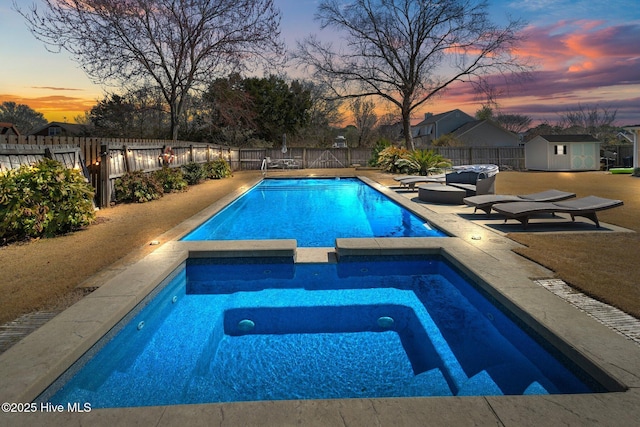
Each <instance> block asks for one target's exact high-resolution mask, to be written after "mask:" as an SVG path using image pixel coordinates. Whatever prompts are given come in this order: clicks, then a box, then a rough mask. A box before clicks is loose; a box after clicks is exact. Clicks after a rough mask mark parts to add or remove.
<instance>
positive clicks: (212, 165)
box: [204, 159, 231, 179]
mask: <svg viewBox="0 0 640 427" xmlns="http://www.w3.org/2000/svg"><path fill="white" fill-rule="evenodd" d="M204 168H205V171H206V177H207V178H208V179H220V178H227V177H229V176H231V166H229V163H227V161H226V160H225V159H217V160H213V161H210V162H207V163H205V165H204Z"/></svg>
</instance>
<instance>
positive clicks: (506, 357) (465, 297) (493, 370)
mask: <svg viewBox="0 0 640 427" xmlns="http://www.w3.org/2000/svg"><path fill="white" fill-rule="evenodd" d="M552 353H553V350H552V349H549V348H544V346H542V345H540V344H539V343H538V342H537V340H535V339H533V338H532V337H531V336H530V335H528V334H526V333H524V332H523V331H522V330H521V329H520V328H519V327H518V326H517V325H516V323H515V322H514V321H512V320H511V318H510V316H508V315H506V314H505V313H504V312H503V311H501V310H500V309H499V308H497V307H496V305H494V304H492V303H491V302H489V300H488V299H487V298H485V296H484V295H483V293H482V292H481V291H480V290H479V289H477V288H476V287H475V286H474V285H472V284H471V283H470V282H469V281H468V280H467V279H466V278H465V277H464V276H463V275H461V274H460V273H459V272H458V271H457V270H456V269H454V268H453V267H451V266H450V265H449V264H448V263H447V262H445V261H444V260H443V259H441V258H439V257H432V256H412V257H406V256H403V257H364V258H363V257H343V258H341V260H340V262H338V263H321V264H315V263H308V264H306V263H294V262H293V260H292V259H291V258H287V257H278V258H253V259H247V258H218V259H208V258H204V259H188V260H187V262H186V263H185V265H183V266H182V267H180V268H179V269H177V270H176V271H175V273H174V274H173V275H172V276H171V277H170V278H168V279H167V281H166V283H165V284H163V285H162V286H160V287H159V288H158V290H157V292H156V293H155V295H153V298H150V299H149V300H147V301H144V302H143V304H141V305H140V306H139V307H138V310H136V311H134V312H132V313H130V315H129V316H128V317H127V318H126V319H125V321H123V322H122V324H121V325H120V326H119V327H118V328H116V329H114V331H113V332H112V333H111V334H110V335H109V336H108V337H107V338H105V339H103V341H102V342H100V343H99V344H98V345H97V347H96V348H95V349H94V351H91V352H89V354H88V355H87V357H85V359H84V360H81V361H80V362H79V363H78V364H77V365H76V367H75V368H73V369H72V370H71V371H69V372H68V373H67V374H66V375H64V376H63V377H62V378H61V379H60V380H59V381H58V382H57V383H55V384H54V385H53V386H52V387H51V388H50V389H49V390H48V391H46V392H45V393H44V394H43V395H42V396H41V398H40V400H41V401H50V402H52V403H55V404H58V403H59V404H66V403H67V402H91V404H92V407H93V408H99V407H127V406H147V405H172V404H184V403H203V402H232V401H248V400H282V399H322V398H370V397H408V396H454V395H455V396H465V395H466V396H468V395H502V394H508V395H512V394H555V393H591V392H594V391H603V390H602V388H601V387H600V386H598V385H597V383H596V382H595V381H593V380H591V379H590V378H589V377H588V376H587V375H586V374H585V373H584V372H582V371H580V370H578V369H577V368H575V367H572V368H568V367H567V366H568V365H565V364H564V363H561V362H560V361H558V359H557V358H556V357H554V355H552ZM90 356H91V358H90ZM78 369H79V370H78ZM60 387H61V388H60Z"/></svg>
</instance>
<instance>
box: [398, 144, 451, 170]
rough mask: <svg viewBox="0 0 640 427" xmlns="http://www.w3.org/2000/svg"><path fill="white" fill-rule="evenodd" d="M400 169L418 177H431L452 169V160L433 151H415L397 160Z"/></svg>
mask: <svg viewBox="0 0 640 427" xmlns="http://www.w3.org/2000/svg"><path fill="white" fill-rule="evenodd" d="M396 166H397V167H398V169H404V170H406V171H407V173H411V174H417V175H429V174H431V173H433V172H440V171H441V170H442V169H445V168H448V167H451V160H449V159H446V158H444V157H443V156H441V155H440V154H438V153H436V152H435V151H433V150H414V151H411V152H409V153H408V154H407V155H405V156H403V157H401V158H399V159H397V160H396Z"/></svg>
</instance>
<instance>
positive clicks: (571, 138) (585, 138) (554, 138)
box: [538, 134, 601, 142]
mask: <svg viewBox="0 0 640 427" xmlns="http://www.w3.org/2000/svg"><path fill="white" fill-rule="evenodd" d="M538 136H539V137H541V138H544V139H546V140H547V141H549V142H601V141H599V140H598V139H597V138H595V137H593V136H591V135H586V134H581V135H538Z"/></svg>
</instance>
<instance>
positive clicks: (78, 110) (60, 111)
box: [0, 94, 97, 121]
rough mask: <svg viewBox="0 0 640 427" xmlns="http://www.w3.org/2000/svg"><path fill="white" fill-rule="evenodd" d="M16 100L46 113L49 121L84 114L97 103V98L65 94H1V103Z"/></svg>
mask: <svg viewBox="0 0 640 427" xmlns="http://www.w3.org/2000/svg"><path fill="white" fill-rule="evenodd" d="M3 102H15V103H16V104H23V105H28V106H29V107H31V108H32V109H34V110H35V111H37V112H39V113H42V114H44V116H45V118H46V119H47V120H49V121H61V120H62V119H63V118H67V119H71V118H73V117H75V116H78V115H83V114H84V113H85V111H89V110H91V108H92V107H94V106H95V105H96V103H97V101H96V100H95V99H90V98H81V97H72V96H65V95H50V96H34V97H25V96H19V95H12V94H0V103H3Z"/></svg>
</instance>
